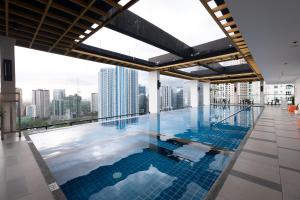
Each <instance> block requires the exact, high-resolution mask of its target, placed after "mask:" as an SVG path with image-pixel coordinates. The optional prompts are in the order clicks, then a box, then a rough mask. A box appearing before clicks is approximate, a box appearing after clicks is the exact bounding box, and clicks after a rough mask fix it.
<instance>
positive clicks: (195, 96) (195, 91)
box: [189, 80, 199, 108]
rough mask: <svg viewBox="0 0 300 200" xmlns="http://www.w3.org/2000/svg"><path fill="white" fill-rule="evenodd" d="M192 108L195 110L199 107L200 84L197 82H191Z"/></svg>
mask: <svg viewBox="0 0 300 200" xmlns="http://www.w3.org/2000/svg"><path fill="white" fill-rule="evenodd" d="M189 87H190V95H191V106H192V107H193V108H195V107H198V106H199V82H198V81H197V80H192V81H189Z"/></svg>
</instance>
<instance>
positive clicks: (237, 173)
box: [216, 106, 300, 200]
mask: <svg viewBox="0 0 300 200" xmlns="http://www.w3.org/2000/svg"><path fill="white" fill-rule="evenodd" d="M299 118H300V116H297V115H294V114H289V113H288V112H287V110H281V109H280V107H268V106H267V107H266V108H265V110H264V112H263V113H262V115H261V117H260V119H259V120H258V122H257V124H256V126H255V128H254V130H253V131H252V133H251V134H250V137H249V138H248V140H247V142H246V143H245V145H244V146H243V148H242V151H241V153H240V155H239V157H238V158H237V160H236V162H235V164H234V166H233V168H232V170H231V171H230V172H229V175H228V176H227V178H226V180H225V183H224V185H223V186H222V188H221V190H220V192H219V193H218V195H217V198H216V199H217V200H248V199H249V200H250V199H251V200H252V199H272V200H277V199H278V200H279V199H283V200H296V199H297V200H299V199H300V129H299V128H298V125H297V120H298V119H299Z"/></svg>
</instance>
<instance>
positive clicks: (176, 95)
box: [172, 88, 184, 109]
mask: <svg viewBox="0 0 300 200" xmlns="http://www.w3.org/2000/svg"><path fill="white" fill-rule="evenodd" d="M172 107H173V109H180V108H183V107H184V106H183V89H182V88H176V90H173V100H172Z"/></svg>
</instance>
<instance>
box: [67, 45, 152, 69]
mask: <svg viewBox="0 0 300 200" xmlns="http://www.w3.org/2000/svg"><path fill="white" fill-rule="evenodd" d="M71 52H75V53H79V54H85V55H89V56H94V57H96V58H99V59H106V60H110V61H114V62H116V63H119V64H128V65H130V66H135V67H138V68H139V69H142V70H146V71H153V70H155V68H153V67H149V66H146V65H141V64H136V63H132V62H128V61H123V60H120V59H116V58H110V57H107V56H101V55H98V54H94V53H89V52H85V51H81V50H77V49H71Z"/></svg>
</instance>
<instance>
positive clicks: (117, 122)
mask: <svg viewBox="0 0 300 200" xmlns="http://www.w3.org/2000/svg"><path fill="white" fill-rule="evenodd" d="M138 120H139V118H138V117H133V118H128V119H119V120H114V121H109V122H103V123H102V126H115V127H116V128H117V129H124V128H126V126H127V125H130V124H136V123H138Z"/></svg>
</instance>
